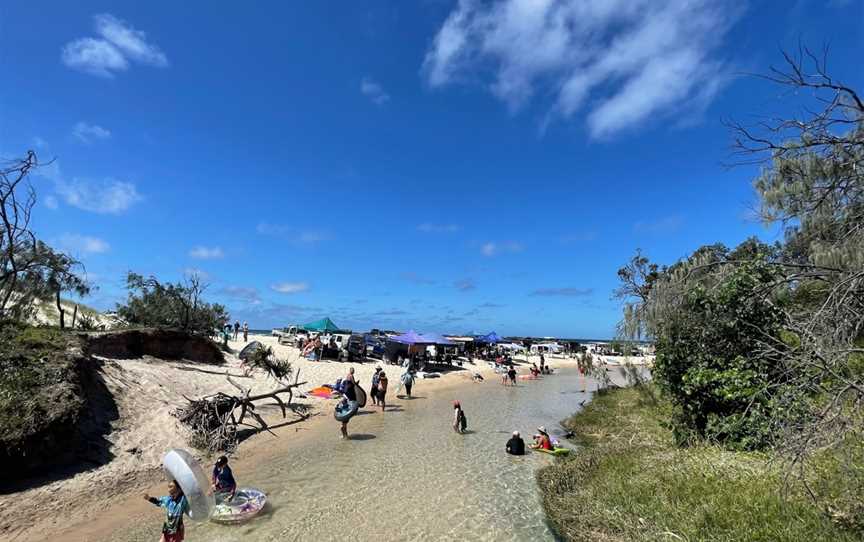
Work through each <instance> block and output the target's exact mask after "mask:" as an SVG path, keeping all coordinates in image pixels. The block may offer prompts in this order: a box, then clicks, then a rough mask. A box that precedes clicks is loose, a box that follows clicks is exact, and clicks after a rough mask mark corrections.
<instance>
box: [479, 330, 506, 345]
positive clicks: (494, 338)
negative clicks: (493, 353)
mask: <svg viewBox="0 0 864 542" xmlns="http://www.w3.org/2000/svg"><path fill="white" fill-rule="evenodd" d="M477 342H481V343H486V344H498V343H500V342H504V339H503V338H502V337H501V336H500V335H498V334H497V333H495V332H494V331H493V332H491V333H489V334H487V335H483V336H482V337H477Z"/></svg>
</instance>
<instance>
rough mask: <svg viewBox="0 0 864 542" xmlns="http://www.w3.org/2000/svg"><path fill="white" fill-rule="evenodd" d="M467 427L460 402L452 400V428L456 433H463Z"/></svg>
mask: <svg viewBox="0 0 864 542" xmlns="http://www.w3.org/2000/svg"><path fill="white" fill-rule="evenodd" d="M467 428H468V420H467V419H466V418H465V411H464V410H462V404H461V403H460V402H459V401H453V430H454V431H456V432H457V433H464V432H465V430H466V429H467Z"/></svg>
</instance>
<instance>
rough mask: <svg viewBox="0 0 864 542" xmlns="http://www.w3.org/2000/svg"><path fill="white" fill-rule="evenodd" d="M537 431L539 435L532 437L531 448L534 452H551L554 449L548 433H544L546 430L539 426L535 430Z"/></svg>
mask: <svg viewBox="0 0 864 542" xmlns="http://www.w3.org/2000/svg"><path fill="white" fill-rule="evenodd" d="M537 431H539V432H540V434H538V435H534V445H533V446H531V447H532V448H534V449H535V450H549V451H550V452H551V451H552V450H553V449H554V448H553V446H552V439H551V438H549V433H547V432H546V428H545V427H544V426H542V425H541V426H540V427H538V428H537Z"/></svg>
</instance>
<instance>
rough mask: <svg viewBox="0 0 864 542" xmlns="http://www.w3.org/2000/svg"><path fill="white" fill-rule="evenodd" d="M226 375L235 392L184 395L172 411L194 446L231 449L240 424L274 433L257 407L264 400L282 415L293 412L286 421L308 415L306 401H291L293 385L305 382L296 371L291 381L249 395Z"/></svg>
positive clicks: (306, 417)
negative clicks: (182, 399)
mask: <svg viewBox="0 0 864 542" xmlns="http://www.w3.org/2000/svg"><path fill="white" fill-rule="evenodd" d="M226 378H227V379H228V382H229V383H230V384H231V385H232V386H234V387H235V388H237V390H238V392H239V394H238V395H231V394H227V393H221V392H220V393H217V394H214V395H208V396H205V397H202V398H201V399H189V398H188V397H185V396H184V398H185V399H186V400H187V401H188V402H189V404H188V405H186V406H184V407H181V408H178V409H177V410H176V411H174V412H173V413H172V414H173V415H174V416H175V417H176V418H177V419H179V420H180V421H181V422H182V423H183V424H184V425H186V426H187V427H188V428H189V429H190V431H191V433H192V438H191V444H192V445H193V446H195V447H196V448H200V449H204V450H207V451H209V452H210V453H215V452H218V451H224V452H229V453H230V452H233V451H234V450H235V449H236V447H237V444H238V443H239V433H238V431H239V430H240V429H241V428H242V427H247V428H249V429H251V430H253V431H256V432H260V431H268V432H270V433H271V434H273V432H272V431H271V426H270V425H268V424H267V422H266V421H265V420H264V418H263V417H262V416H261V414H259V413H258V412H257V411H256V407H258V406H261V405H262V404H263V402H264V401H267V400H269V401H270V402H271V403H275V404H276V405H278V406H279V409H280V410H281V412H282V418H283V419H284V418H287V417H288V413H289V412H291V413H293V414H294V415H295V418H294V419H293V420H291V421H289V422H287V424H293V423H298V422H301V421H303V420H306V419H308V418H309V416H310V415H311V412H310V408H309V407H308V406H307V405H304V404H300V403H294V402H293V400H294V389H295V388H297V387H299V386H302V385H304V384H306V382H299V378H300V372H299V371H298V372H297V374H296V375H295V378H294V382H293V383H292V384H283V385H282V386H280V387H278V388H276V389H274V390H273V391H270V392H268V393H261V394H256V395H252V390H251V389H249V388H244V387H242V386H240V385H239V384H238V383H237V382H235V381H234V380H232V379H231V377H226ZM284 394H287V398H283V397H281V396H280V395H284ZM281 425H285V424H281Z"/></svg>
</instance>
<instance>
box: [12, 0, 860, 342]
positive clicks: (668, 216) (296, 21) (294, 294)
mask: <svg viewBox="0 0 864 542" xmlns="http://www.w3.org/2000/svg"><path fill="white" fill-rule="evenodd" d="M862 30H864V2H860V1H856V0H852V1H838V0H833V1H829V0H826V1H816V0H810V1H805V0H798V1H797V2H791V1H787V2H746V3H745V2H737V1H736V2H726V1H719V0H718V1H707V0H705V1H686V2H685V1H683V0H662V1H661V0H628V1H623V0H622V1H618V0H615V1H613V0H610V1H608V2H587V1H576V0H573V1H563V0H562V1H557V2H553V1H533V2H530V1H517V0H507V1H499V2H473V1H462V2H451V1H443V0H440V1H438V0H426V1H417V2H395V1H394V2H324V1H322V2H292V3H287V2H271V3H263V2H260V3H258V2H256V3H252V4H249V5H244V6H242V8H241V7H240V6H239V5H238V4H236V3H229V2H191V1H190V2H171V3H167V2H146V3H144V2H116V1H115V2H87V1H81V2H74V3H73V2H63V3H55V2H39V1H32V2H18V3H7V4H5V5H4V7H3V8H0V55H2V56H0V62H2V66H3V70H2V72H3V74H4V79H5V80H4V84H3V85H2V86H0V153H2V154H3V155H4V156H6V157H9V156H16V155H21V154H22V153H23V152H24V151H25V150H26V149H30V148H32V149H34V150H35V151H36V152H37V153H38V155H39V157H40V159H41V160H42V161H45V162H47V161H48V160H50V159H52V158H53V159H54V162H53V163H51V164H50V165H49V166H46V167H44V168H42V169H41V170H40V171H39V174H38V175H37V176H34V178H33V182H34V185H35V187H36V189H37V192H38V194H39V203H38V205H37V210H36V213H35V215H34V226H35V229H36V230H37V232H38V234H39V235H40V237H41V238H43V239H45V240H47V241H48V242H49V243H51V244H53V245H56V246H58V247H61V248H63V249H64V250H67V251H69V252H71V253H73V254H75V255H77V256H78V257H79V258H80V259H81V260H82V261H83V262H84V264H85V265H86V269H87V273H88V276H89V277H90V279H91V281H92V282H93V283H94V284H95V285H97V286H98V290H97V291H96V292H95V293H94V294H93V295H92V296H91V297H90V298H89V299H88V300H87V302H88V303H90V304H92V305H95V306H97V307H100V308H110V307H113V305H114V303H115V302H116V301H118V300H121V299H123V298H124V297H125V291H124V288H123V286H124V277H125V273H126V272H127V271H128V270H134V271H136V272H139V273H143V274H154V275H156V276H157V277H159V278H161V279H165V280H178V279H180V278H182V277H183V275H184V273H188V272H191V271H192V270H198V271H199V272H201V273H204V274H206V277H207V280H208V282H209V283H210V287H209V290H208V293H209V297H210V298H211V299H213V300H217V301H220V302H223V303H225V304H226V305H227V306H228V307H229V308H230V310H231V313H232V315H234V316H235V317H236V318H239V319H240V320H248V321H249V322H250V325H251V326H252V327H254V328H267V327H271V326H283V325H287V324H289V323H292V322H302V321H308V320H312V319H317V318H320V317H322V316H325V315H329V316H331V317H332V318H333V319H334V320H335V321H336V323H337V324H339V325H341V326H344V327H352V328H354V329H368V328H369V327H373V326H374V327H387V328H396V329H407V328H416V329H420V330H429V331H439V332H466V331H472V330H473V331H482V332H486V331H489V330H493V329H494V330H497V331H498V332H499V333H502V334H532V335H556V336H568V337H609V336H611V335H612V334H613V333H614V329H615V324H616V322H617V321H618V319H619V316H620V307H619V305H618V303H617V302H616V301H614V300H612V299H611V292H612V290H613V289H614V288H615V286H616V280H617V279H616V275H615V272H616V270H617V269H618V268H619V267H620V266H621V265H622V264H623V263H625V262H626V261H627V259H628V258H629V257H630V256H631V255H632V254H633V253H634V251H635V250H636V249H637V248H641V249H642V250H643V251H644V252H645V253H646V254H647V255H648V256H649V257H651V258H652V259H655V260H657V261H660V262H663V263H671V262H673V261H675V260H676V259H678V258H680V257H682V256H684V255H686V254H687V253H689V252H691V251H693V250H694V249H696V248H698V247H699V246H700V245H703V244H708V243H713V242H716V241H721V242H724V243H727V244H728V245H734V244H736V243H738V242H740V241H741V240H743V239H744V238H746V237H747V236H749V235H759V236H760V237H763V238H765V239H767V240H773V239H776V234H775V233H774V231H773V230H769V229H765V228H763V227H762V226H761V225H759V224H758V223H756V222H755V221H754V220H753V219H752V218H750V216H751V213H750V210H751V209H752V207H753V205H754V195H753V192H752V187H751V181H752V178H753V176H754V175H755V173H756V169H754V168H752V167H738V168H734V169H731V170H730V169H728V168H726V167H724V166H723V163H724V161H726V160H728V158H729V145H730V141H731V137H730V134H729V132H728V130H727V129H726V128H724V126H723V124H722V120H723V119H728V118H734V119H739V120H744V121H748V120H753V119H754V118H755V115H760V114H770V113H783V112H789V110H790V107H792V106H793V105H795V102H794V101H790V100H788V99H787V98H788V97H786V96H784V94H783V91H782V90H781V89H778V88H777V87H774V86H772V85H770V84H767V83H766V82H764V81H761V80H759V79H757V78H753V77H748V76H745V75H742V74H743V73H746V72H760V73H764V72H765V71H766V70H767V69H768V67H769V66H770V65H772V64H779V63H780V60H781V57H780V54H779V51H780V49H781V48H784V47H786V48H794V47H796V46H797V44H798V42H799V40H800V41H802V42H803V43H806V44H807V45H810V46H812V47H814V48H816V49H821V48H822V47H823V45H824V44H826V43H830V45H831V54H830V68H831V72H832V74H833V75H835V76H836V77H838V78H840V79H842V80H843V81H845V82H847V83H849V84H851V85H858V86H859V87H860V86H861V84H862V73H861V70H860V65H861V64H860V58H861V53H862V51H864V31H862Z"/></svg>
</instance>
